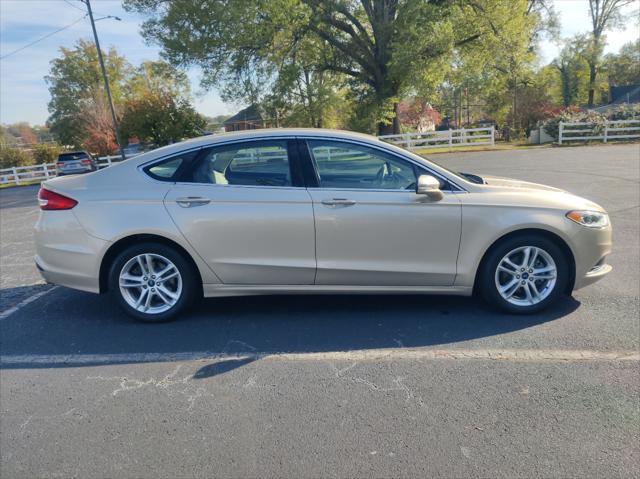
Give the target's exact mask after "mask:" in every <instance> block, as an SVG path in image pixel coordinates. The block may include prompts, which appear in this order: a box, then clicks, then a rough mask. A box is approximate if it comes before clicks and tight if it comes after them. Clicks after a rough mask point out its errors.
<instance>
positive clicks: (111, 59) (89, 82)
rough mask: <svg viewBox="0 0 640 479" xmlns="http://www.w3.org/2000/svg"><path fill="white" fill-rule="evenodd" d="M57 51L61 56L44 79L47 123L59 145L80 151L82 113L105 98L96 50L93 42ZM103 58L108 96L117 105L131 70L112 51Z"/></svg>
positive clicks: (82, 129) (128, 65)
mask: <svg viewBox="0 0 640 479" xmlns="http://www.w3.org/2000/svg"><path fill="white" fill-rule="evenodd" d="M60 52H61V53H62V55H61V56H60V57H59V58H56V59H54V60H53V61H52V62H51V70H50V72H49V75H47V76H46V77H45V80H46V82H47V84H48V85H49V93H50V94H51V101H50V102H49V112H50V113H51V116H50V117H49V120H48V124H49V125H50V127H51V132H52V133H53V134H54V135H55V137H56V138H57V139H58V141H59V142H60V143H61V144H63V145H72V146H74V147H77V148H79V147H81V146H82V143H83V141H84V139H85V137H86V132H85V130H84V123H83V121H82V118H81V117H82V112H83V111H85V110H91V109H92V108H94V106H95V105H94V101H93V99H94V98H95V97H96V96H98V95H99V96H104V95H106V94H105V92H104V87H103V80H102V73H101V71H100V65H99V63H98V51H97V49H96V47H95V45H94V43H93V42H89V41H86V40H79V41H78V42H77V44H76V45H75V47H74V48H71V49H69V48H61V49H60ZM103 56H104V62H105V66H106V69H107V74H108V76H109V86H110V88H111V94H112V96H113V101H114V103H115V104H116V105H117V104H119V103H120V102H121V99H122V96H123V87H124V84H125V82H126V80H127V79H128V78H130V76H131V75H132V74H133V69H132V67H131V65H130V64H129V63H128V62H127V61H126V59H125V58H124V57H122V56H120V55H119V54H118V53H117V52H116V51H115V50H114V49H110V50H109V51H108V52H104V53H103Z"/></svg>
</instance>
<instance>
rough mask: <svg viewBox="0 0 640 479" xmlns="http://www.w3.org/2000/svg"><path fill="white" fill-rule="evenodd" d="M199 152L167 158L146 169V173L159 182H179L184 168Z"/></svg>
mask: <svg viewBox="0 0 640 479" xmlns="http://www.w3.org/2000/svg"><path fill="white" fill-rule="evenodd" d="M197 153H198V151H189V152H186V153H180V154H178V155H175V156H171V157H169V158H166V159H164V160H162V161H159V162H158V163H154V164H152V165H150V166H147V167H146V168H144V171H145V173H147V175H149V176H150V177H151V178H153V179H155V180H159V181H171V182H173V181H177V179H178V177H179V174H180V171H182V167H184V166H186V164H187V163H188V162H189V161H191V160H192V159H193V158H194V157H195V156H196V154H197Z"/></svg>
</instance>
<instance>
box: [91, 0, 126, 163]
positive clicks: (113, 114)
mask: <svg viewBox="0 0 640 479" xmlns="http://www.w3.org/2000/svg"><path fill="white" fill-rule="evenodd" d="M83 1H84V3H86V4H87V11H88V12H89V19H90V20H91V28H92V29H93V38H94V39H95V41H96V49H97V50H98V61H99V62H100V69H101V70H102V78H103V79H104V89H105V90H106V91H107V99H108V100H109V108H110V109H111V118H112V119H113V129H114V130H115V132H116V142H117V143H118V149H119V150H120V156H122V159H123V160H124V159H125V156H124V150H123V149H122V144H121V143H120V130H119V128H118V119H117V118H116V110H115V109H114V108H113V100H112V99H111V90H110V89H109V77H108V76H107V69H106V68H105V67H104V59H103V58H102V50H101V49H100V41H99V40H98V32H97V31H96V22H95V21H94V20H93V12H92V11H91V0H83Z"/></svg>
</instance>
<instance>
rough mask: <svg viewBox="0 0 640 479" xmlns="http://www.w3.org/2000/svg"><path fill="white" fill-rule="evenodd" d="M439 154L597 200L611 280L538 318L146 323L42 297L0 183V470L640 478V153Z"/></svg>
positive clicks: (462, 302) (438, 315)
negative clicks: (606, 218)
mask: <svg viewBox="0 0 640 479" xmlns="http://www.w3.org/2000/svg"><path fill="white" fill-rule="evenodd" d="M434 159H435V160H436V161H438V162H440V163H442V164H443V165H445V166H447V167H449V168H452V169H456V170H462V171H467V172H474V173H478V174H491V175H499V176H508V177H514V178H519V179H523V180H529V181H535V182H539V183H545V184H549V185H552V186H556V187H560V188H564V189H567V190H569V191H571V192H573V193H576V194H578V195H581V196H585V197H588V198H590V199H592V200H594V201H596V202H598V203H600V204H601V205H603V206H604V207H605V208H606V209H607V210H608V211H609V213H610V216H611V220H612V223H613V227H614V234H615V237H614V242H615V244H614V252H613V254H612V255H611V257H610V262H611V264H612V265H613V267H614V271H613V272H612V274H611V275H609V276H608V277H607V278H605V279H604V280H603V281H601V282H599V283H597V284H595V285H593V286H590V287H587V288H585V289H583V290H579V291H577V292H575V293H574V295H573V297H572V298H566V299H564V300H563V301H561V302H560V304H558V305H557V306H556V307H554V308H552V309H551V310H548V311H546V312H544V313H542V314H539V315H536V316H531V317H514V316H508V315H501V314H496V313H494V312H493V311H492V310H490V309H487V308H486V307H485V306H484V305H483V304H482V303H481V302H479V301H477V300H475V299H472V298H452V297H420V296H381V297H373V296H353V297H350V296H317V297H312V296H282V297H263V298H260V297H256V298H229V299H215V300H213V299H211V300H206V301H203V302H202V303H201V304H200V305H199V306H198V307H197V308H196V309H195V310H194V311H192V312H190V313H189V314H187V315H185V316H184V317H182V318H180V320H178V321H176V322H173V323H168V324H159V325H149V324H141V323H136V322H134V321H133V320H131V319H129V318H128V317H127V316H125V315H124V314H122V313H121V312H120V311H119V310H118V309H117V308H116V307H115V306H113V305H112V304H111V302H110V301H109V299H108V298H107V297H103V296H94V295H91V294H88V293H82V292H78V291H72V290H68V289H65V288H51V287H50V286H47V285H44V284H42V281H41V280H40V278H39V275H38V273H37V271H36V269H35V267H34V266H33V262H32V257H33V254H34V246H33V237H32V232H31V230H32V227H33V224H34V223H35V220H36V218H37V214H38V211H37V204H36V201H35V193H36V191H37V188H36V187H23V188H12V189H4V190H0V233H1V235H0V236H1V243H0V269H1V275H0V347H1V357H0V359H1V366H2V370H1V372H0V413H1V417H0V430H1V434H0V459H1V463H0V467H1V469H0V473H1V474H0V475H1V476H2V477H3V478H4V477H6V478H8V477H51V476H59V477H154V478H155V477H242V478H246V477H285V476H295V477H471V476H474V477H475V476H491V477H509V478H511V477H534V476H537V477H540V476H543V477H638V475H640V362H639V360H638V354H639V353H640V299H639V296H640V245H639V239H638V238H639V235H640V146H639V145H637V144H635V145H610V146H589V147H571V148H543V149H529V150H513V151H497V152H474V153H451V154H446V155H437V156H435V157H434Z"/></svg>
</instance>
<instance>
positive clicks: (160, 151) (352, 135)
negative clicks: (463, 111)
mask: <svg viewBox="0 0 640 479" xmlns="http://www.w3.org/2000/svg"><path fill="white" fill-rule="evenodd" d="M296 136H299V137H305V138H312V137H318V138H333V139H344V140H356V141H364V142H367V143H374V144H375V143H379V142H381V140H380V139H378V138H377V137H375V136H371V135H367V134H364V133H357V132H353V131H345V130H332V129H328V128H260V129H256V130H242V131H233V132H227V133H220V134H217V135H207V136H200V137H197V138H191V139H189V140H185V141H181V142H179V143H173V144H171V145H167V146H163V147H161V148H157V149H155V150H152V151H150V152H147V153H143V154H142V155H138V156H135V157H133V158H131V160H136V161H135V163H137V164H140V163H144V162H146V161H149V160H153V159H156V158H161V157H163V156H168V155H172V154H174V153H178V152H181V151H184V150H188V149H192V148H203V147H207V146H213V145H216V144H219V143H220V144H222V143H226V142H232V141H237V140H260V139H264V140H268V139H269V138H282V137H296Z"/></svg>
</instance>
